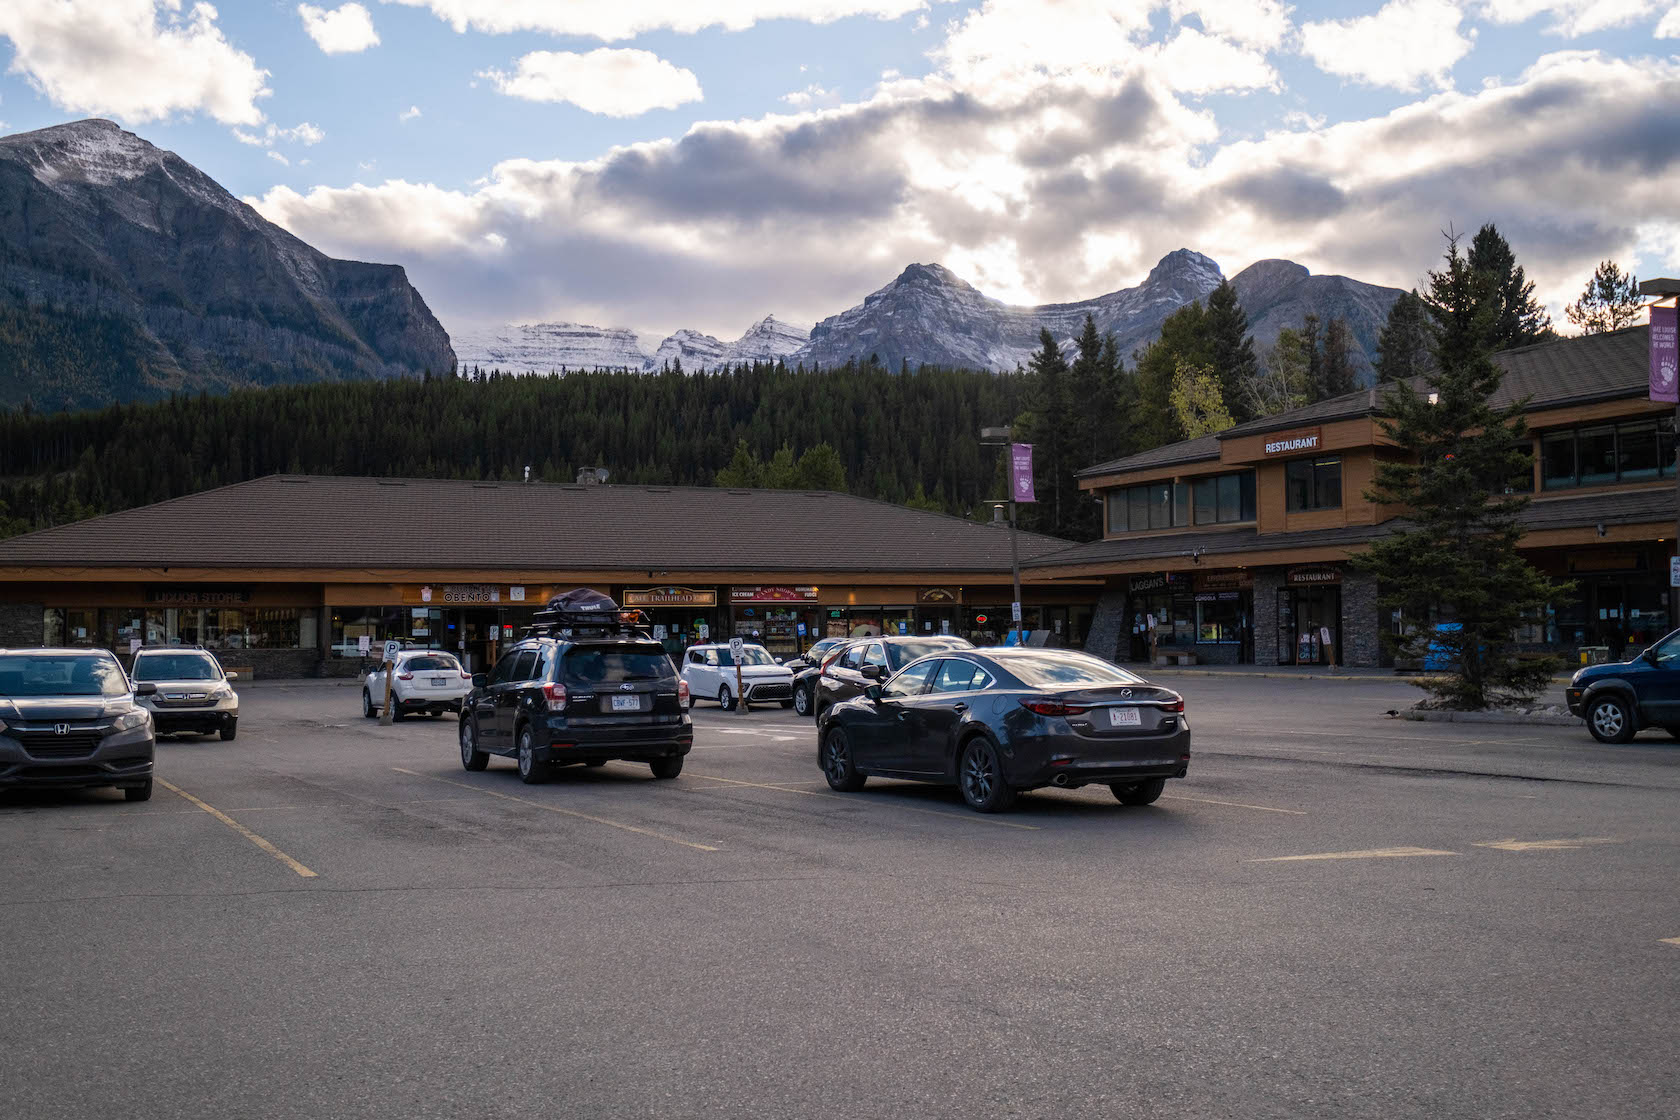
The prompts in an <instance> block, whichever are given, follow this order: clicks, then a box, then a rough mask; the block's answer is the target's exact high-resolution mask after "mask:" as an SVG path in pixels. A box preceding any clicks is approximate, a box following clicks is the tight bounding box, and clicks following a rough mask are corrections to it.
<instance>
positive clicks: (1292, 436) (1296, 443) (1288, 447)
mask: <svg viewBox="0 0 1680 1120" xmlns="http://www.w3.org/2000/svg"><path fill="white" fill-rule="evenodd" d="M1320 435H1321V432H1320V430H1319V429H1318V428H1308V429H1307V430H1306V431H1304V432H1284V433H1283V434H1282V435H1278V436H1275V437H1273V438H1272V439H1269V440H1267V441H1266V454H1268V455H1293V454H1295V453H1296V452H1300V451H1317V450H1318V449H1319V447H1320V445H1321V442H1322V441H1321V440H1320Z"/></svg>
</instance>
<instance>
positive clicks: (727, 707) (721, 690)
mask: <svg viewBox="0 0 1680 1120" xmlns="http://www.w3.org/2000/svg"><path fill="white" fill-rule="evenodd" d="M718 707H720V708H722V709H723V710H724V711H726V712H732V711H734V710H735V697H734V695H733V694H731V693H730V691H729V686H728V685H726V684H721V685H718Z"/></svg>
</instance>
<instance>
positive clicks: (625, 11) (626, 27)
mask: <svg viewBox="0 0 1680 1120" xmlns="http://www.w3.org/2000/svg"><path fill="white" fill-rule="evenodd" d="M384 2H385V3H387V4H404V5H407V6H408V7H411V8H429V9H431V11H432V13H433V14H434V15H436V16H437V17H438V18H439V19H442V20H444V21H446V22H447V23H448V24H449V25H450V26H451V27H453V28H454V29H455V30H456V31H468V30H472V31H487V32H491V33H493V34H502V33H506V32H510V31H545V32H548V33H549V34H551V35H580V36H588V37H590V38H594V39H601V40H603V41H605V42H609V43H610V42H613V41H615V40H619V39H633V38H635V37H636V36H637V35H640V34H642V33H643V32H647V31H680V32H695V31H700V30H702V29H704V28H708V27H721V28H723V29H725V30H727V31H744V30H746V29H747V28H749V27H751V26H753V25H754V24H755V23H758V22H760V21H762V20H770V19H798V20H806V21H808V22H811V23H832V22H834V21H835V20H838V19H845V18H847V17H849V16H875V17H877V18H879V19H897V18H898V17H899V16H903V15H906V14H908V13H910V12H915V11H923V10H925V9H927V8H928V7H929V6H930V5H932V4H942V3H951V2H953V0H729V2H727V3H721V4H719V3H712V4H704V3H698V2H697V0H384Z"/></svg>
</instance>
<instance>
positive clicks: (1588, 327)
mask: <svg viewBox="0 0 1680 1120" xmlns="http://www.w3.org/2000/svg"><path fill="white" fill-rule="evenodd" d="M1643 304H1644V300H1642V299H1640V298H1639V280H1638V279H1637V278H1636V277H1633V276H1631V275H1626V276H1625V275H1623V274H1622V269H1621V266H1620V265H1618V264H1617V263H1616V262H1615V261H1601V262H1600V263H1599V266H1598V270H1597V271H1595V272H1594V273H1593V275H1592V279H1591V280H1588V281H1587V287H1586V290H1585V291H1583V292H1582V293H1581V298H1580V299H1578V300H1576V301H1575V302H1574V303H1572V304H1570V305H1569V306H1568V307H1566V308H1564V309H1563V313H1564V314H1565V315H1567V316H1569V321H1570V322H1571V323H1574V324H1575V325H1576V326H1577V327H1580V328H1581V333H1582V334H1602V333H1604V332H1605V331H1615V330H1620V329H1621V328H1623V327H1627V326H1631V325H1633V324H1634V323H1635V322H1637V321H1638V319H1639V312H1640V308H1641V307H1642V306H1643Z"/></svg>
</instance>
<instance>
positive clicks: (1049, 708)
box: [1021, 696, 1091, 716]
mask: <svg viewBox="0 0 1680 1120" xmlns="http://www.w3.org/2000/svg"><path fill="white" fill-rule="evenodd" d="M1021 707H1023V708H1025V709H1026V710H1027V711H1029V712H1032V713H1034V714H1035V715H1041V716H1078V715H1084V714H1085V713H1086V712H1088V711H1090V710H1091V709H1090V708H1088V707H1084V706H1081V705H1079V704H1065V703H1063V702H1062V701H1060V700H1051V699H1049V698H1047V697H1032V696H1029V697H1028V698H1026V699H1025V700H1022V701H1021Z"/></svg>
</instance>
